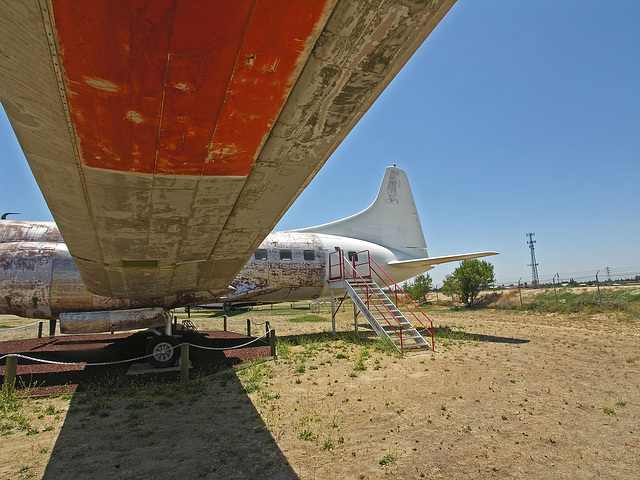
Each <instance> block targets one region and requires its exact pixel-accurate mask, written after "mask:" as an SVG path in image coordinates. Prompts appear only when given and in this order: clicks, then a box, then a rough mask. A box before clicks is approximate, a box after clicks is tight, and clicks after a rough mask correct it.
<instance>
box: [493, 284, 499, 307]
mask: <svg viewBox="0 0 640 480" xmlns="http://www.w3.org/2000/svg"><path fill="white" fill-rule="evenodd" d="M497 308H498V306H497V304H496V282H495V280H494V281H493V309H494V310H496V309H497Z"/></svg>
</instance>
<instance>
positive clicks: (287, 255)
mask: <svg viewBox="0 0 640 480" xmlns="http://www.w3.org/2000/svg"><path fill="white" fill-rule="evenodd" d="M280 260H286V261H290V260H291V250H288V249H287V250H280Z"/></svg>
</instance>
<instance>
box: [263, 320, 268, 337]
mask: <svg viewBox="0 0 640 480" xmlns="http://www.w3.org/2000/svg"><path fill="white" fill-rule="evenodd" d="M264 326H265V328H266V330H267V331H266V333H267V335H268V334H269V322H264Z"/></svg>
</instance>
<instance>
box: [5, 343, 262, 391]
mask: <svg viewBox="0 0 640 480" xmlns="http://www.w3.org/2000/svg"><path fill="white" fill-rule="evenodd" d="M148 336H149V333H148V332H138V333H133V334H116V335H82V336H58V337H53V338H42V339H37V338H36V339H28V340H14V341H7V342H1V343H0V356H2V355H5V354H12V353H13V354H20V355H23V356H26V357H30V358H34V359H39V360H45V361H48V362H53V363H43V362H40V361H36V360H29V359H26V358H19V359H18V372H17V373H18V379H17V380H18V381H17V385H18V386H19V387H28V388H30V390H31V394H34V395H46V394H54V393H66V392H73V391H85V390H90V389H92V388H93V387H94V386H95V385H101V386H105V385H110V386H113V387H124V386H128V385H131V384H132V383H133V384H137V383H139V382H140V381H146V382H152V383H153V382H155V383H163V382H164V383H166V382H175V381H177V380H179V378H180V372H166V371H162V370H158V371H157V372H156V373H150V374H145V375H144V380H141V379H140V378H139V377H132V376H127V375H126V373H127V371H128V370H129V367H130V366H131V365H132V363H144V364H146V360H145V359H138V360H136V361H130V360H131V359H132V358H136V357H140V356H143V355H144V354H145V347H146V345H147V342H148V338H147V337H148ZM251 340H252V338H250V337H247V336H246V335H242V334H238V333H233V332H187V334H185V336H184V337H183V338H182V341H184V342H188V343H190V344H192V345H198V346H199V347H202V348H197V347H191V348H190V360H191V364H192V366H193V368H191V369H190V370H189V376H190V378H197V377H203V376H206V375H211V374H213V373H216V372H219V371H223V370H226V369H229V368H231V367H233V366H235V365H239V364H241V363H244V362H247V361H251V360H254V359H256V358H260V357H267V356H269V355H270V349H269V346H268V344H267V343H266V341H265V340H263V339H261V340H257V341H255V342H254V343H252V344H251V345H249V346H247V347H244V348H239V349H233V347H237V346H239V345H243V344H245V343H247V342H249V341H251ZM219 349H229V350H224V351H222V350H219ZM4 363H5V361H4V360H3V361H0V371H1V372H0V373H2V374H4ZM103 364H104V365H103Z"/></svg>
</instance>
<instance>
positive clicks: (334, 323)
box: [331, 290, 336, 337]
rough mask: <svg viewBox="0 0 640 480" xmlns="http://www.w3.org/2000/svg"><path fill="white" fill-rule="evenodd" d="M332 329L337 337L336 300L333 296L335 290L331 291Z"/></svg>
mask: <svg viewBox="0 0 640 480" xmlns="http://www.w3.org/2000/svg"><path fill="white" fill-rule="evenodd" d="M331 328H332V330H333V336H334V337H335V336H336V300H335V297H334V296H333V290H331Z"/></svg>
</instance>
